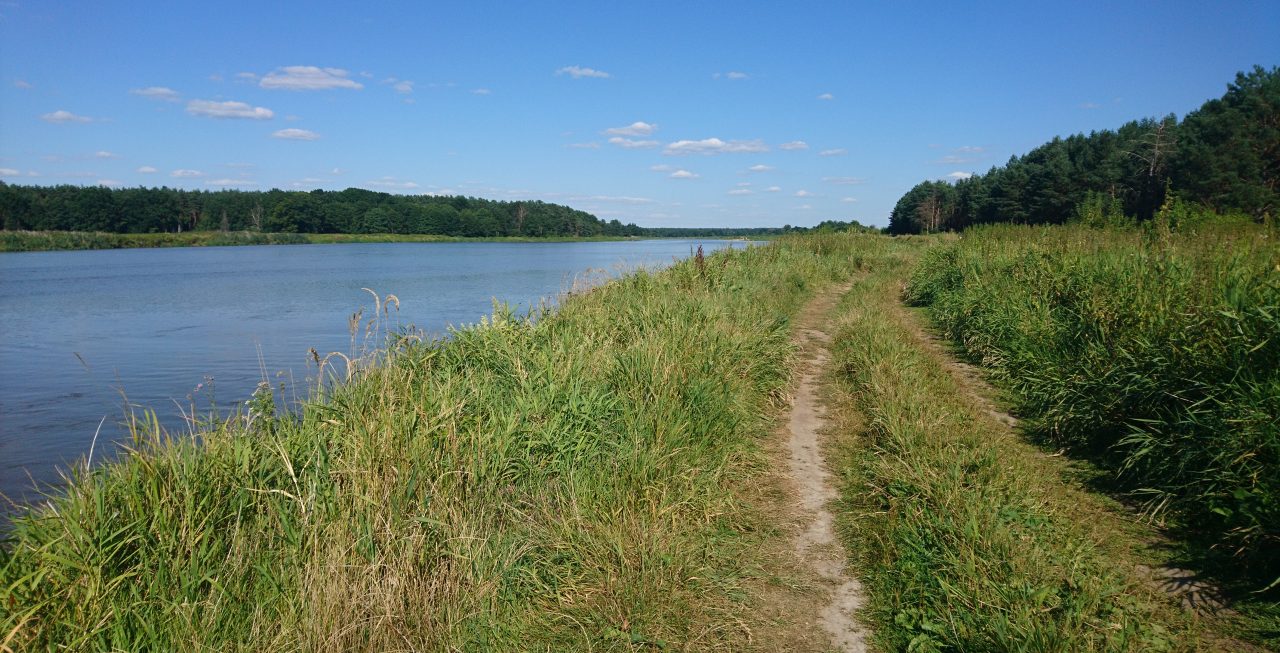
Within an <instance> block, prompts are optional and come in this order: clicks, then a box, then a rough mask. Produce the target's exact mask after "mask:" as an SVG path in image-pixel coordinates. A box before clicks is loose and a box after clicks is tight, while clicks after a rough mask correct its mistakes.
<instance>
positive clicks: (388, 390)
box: [0, 246, 856, 651]
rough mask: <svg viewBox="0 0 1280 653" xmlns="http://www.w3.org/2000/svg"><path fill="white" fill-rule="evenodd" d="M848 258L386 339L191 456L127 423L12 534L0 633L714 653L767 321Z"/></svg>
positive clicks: (681, 268) (719, 275) (749, 563)
mask: <svg viewBox="0 0 1280 653" xmlns="http://www.w3.org/2000/svg"><path fill="white" fill-rule="evenodd" d="M842 251H843V252H848V250H847V249H846V250H842ZM854 267H856V260H854V257H853V256H842V255H833V254H832V253H831V252H827V253H825V254H824V255H817V254H815V253H813V252H811V251H808V250H805V249H801V248H784V247H777V246H773V247H767V248H755V249H751V250H748V251H745V252H733V251H726V252H721V253H717V254H715V255H714V256H710V257H708V258H707V259H706V260H705V262H701V263H700V262H699V261H696V260H695V261H687V262H684V263H681V264H679V265H677V266H675V267H674V268H672V269H671V270H669V271H666V272H662V273H658V274H648V273H643V272H641V273H638V274H635V275H632V276H629V277H626V278H624V279H622V280H620V281H615V282H612V283H609V284H607V285H605V286H603V287H600V288H597V289H595V290H593V291H591V292H589V293H587V294H584V295H578V296H573V297H571V298H569V299H568V300H567V301H565V302H564V303H563V304H562V305H561V307H560V308H559V309H558V310H557V311H556V312H555V313H553V314H550V315H546V316H542V317H541V318H540V319H538V320H536V321H528V320H524V319H519V318H514V317H512V316H511V315H506V314H502V313H501V312H499V313H498V314H496V315H495V316H494V317H493V318H492V320H491V321H487V323H485V322H482V323H481V324H480V325H477V326H475V327H472V328H466V329H462V330H459V331H456V332H455V333H453V335H452V338H451V339H450V340H448V341H444V342H433V343H417V342H414V341H412V340H411V339H410V340H402V341H401V342H399V344H398V345H396V346H394V347H392V348H391V349H390V350H389V351H385V352H384V353H382V354H381V355H379V356H377V357H376V360H364V361H358V362H357V365H356V367H355V370H356V371H355V373H354V375H353V377H352V378H351V380H349V381H348V382H346V383H344V384H340V385H338V386H336V387H334V388H332V389H330V390H329V391H327V393H326V395H325V396H324V397H317V398H316V399H315V400H314V401H313V402H312V403H310V404H309V405H307V406H306V408H305V410H304V411H303V412H302V414H301V416H300V417H271V413H272V410H271V402H270V400H269V395H265V394H264V395H261V396H259V397H258V398H257V399H255V400H254V401H253V402H252V404H251V410H250V412H248V413H247V414H246V415H242V416H240V417H238V418H236V419H231V420H229V421H226V422H222V423H215V424H208V425H206V426H204V428H203V432H202V434H201V437H200V438H199V442H198V443H197V442H196V441H194V440H193V439H191V438H185V437H179V438H169V437H167V436H165V435H162V434H159V433H157V430H156V428H155V427H154V426H153V425H152V424H150V423H149V422H148V421H147V420H145V419H141V420H139V421H138V422H137V423H136V424H135V435H134V443H133V449H134V451H133V453H130V454H128V455H124V456H122V457H121V459H120V460H119V461H118V462H115V463H113V464H107V465H103V466H100V467H98V468H96V469H95V470H93V471H92V472H89V473H81V474H79V475H78V476H77V477H76V478H75V479H74V480H72V482H71V483H70V488H69V490H68V491H67V494H66V496H65V497H63V498H59V499H56V500H54V501H53V502H52V504H51V505H50V506H49V507H45V508H41V509H38V510H36V511H34V512H33V513H31V514H29V515H27V516H25V517H22V518H19V519H17V520H16V522H15V524H14V528H13V531H12V532H11V534H10V539H9V540H8V541H6V542H4V543H3V546H2V547H0V643H3V645H4V646H7V647H9V648H11V649H12V650H21V651H36V650H64V649H72V650H81V649H98V650H108V649H109V650H166V651H168V650H271V651H287V650H325V651H331V650H342V651H351V650H441V649H448V650H461V649H464V648H465V649H467V650H593V649H594V650H636V649H640V648H648V647H670V648H689V649H697V650H707V649H728V650H738V649H740V648H742V647H744V646H746V645H747V642H748V641H749V640H751V638H752V635H751V630H750V628H749V627H748V624H756V627H759V626H758V624H757V623H756V622H754V621H753V619H755V618H756V617H755V616H754V615H753V612H752V608H751V607H750V605H749V604H748V602H747V601H746V600H745V599H744V596H745V594H744V589H743V587H744V584H745V583H750V582H759V577H760V574H761V573H762V572H760V568H761V567H762V566H763V565H764V564H765V561H763V560H761V556H762V555H764V554H763V553H761V550H762V547H760V546H759V543H760V541H761V539H762V538H764V537H766V536H765V535H764V534H763V533H766V532H768V531H769V530H770V529H771V528H773V526H772V525H771V524H770V523H769V520H768V519H766V518H765V517H764V516H763V515H762V511H761V509H760V508H759V507H758V506H757V505H755V504H753V503H752V502H750V501H748V500H744V497H751V496H754V495H757V494H758V493H759V492H760V491H761V490H760V488H759V486H760V485H761V483H760V481H759V475H760V473H761V471H762V469H763V468H764V467H765V466H766V462H765V461H764V457H763V455H762V453H761V447H760V441H761V440H762V439H763V438H764V437H765V436H766V435H767V433H768V432H769V430H770V428H771V427H770V420H769V417H770V412H771V409H770V406H771V405H777V404H779V403H780V402H781V397H782V396H784V393H785V392H786V385H787V381H788V378H789V373H788V368H787V360H788V356H789V353H790V345H789V344H788V320H789V316H790V315H792V314H793V313H794V312H795V311H796V310H797V308H798V306H799V305H800V304H801V303H802V302H803V301H804V299H805V297H806V294H807V291H806V289H807V288H809V287H812V286H814V285H820V284H822V283H825V282H826V281H829V280H832V279H835V278H838V277H841V276H844V275H846V274H848V271H849V270H851V269H852V268H854ZM384 310H385V308H384ZM338 361H339V359H338V358H330V359H328V363H329V364H330V365H329V366H328V367H327V369H328V370H333V369H335V366H336V367H339V368H340V367H341V364H340V363H339V362H338ZM326 373H329V372H326ZM753 574H754V575H755V576H754V577H753ZM0 648H3V647H0Z"/></svg>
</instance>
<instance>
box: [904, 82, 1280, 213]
mask: <svg viewBox="0 0 1280 653" xmlns="http://www.w3.org/2000/svg"><path fill="white" fill-rule="evenodd" d="M1170 191H1172V193H1173V194H1175V195H1176V196H1177V197H1179V198H1180V199H1181V200H1182V201H1185V202H1189V203H1191V204H1194V205H1200V206H1204V207H1207V208H1209V209H1210V210H1212V211H1214V212H1216V213H1239V214H1241V215H1244V216H1247V217H1249V218H1251V219H1253V220H1255V221H1262V219H1263V217H1264V216H1266V215H1271V216H1273V217H1274V216H1276V215H1277V212H1280V68H1275V67H1273V68H1271V69H1264V68H1262V67H1255V68H1254V69H1253V70H1252V71H1249V72H1247V73H1245V72H1242V73H1240V74H1239V75H1237V76H1236V79H1235V82H1234V83H1232V84H1230V85H1229V86H1228V87H1227V92H1226V93H1225V94H1224V95H1223V96H1222V97H1221V98H1219V99H1215V100H1210V101H1208V102H1206V103H1204V105H1203V106H1201V107H1200V108H1199V109H1197V110H1195V111H1192V112H1191V113H1190V114H1188V115H1187V116H1186V117H1185V118H1183V119H1182V120H1181V121H1179V120H1177V119H1176V118H1175V117H1174V116H1172V115H1170V116H1166V117H1164V118H1159V119H1154V118H1147V119H1143V120H1136V121H1132V122H1129V123H1126V124H1125V125H1123V126H1121V127H1120V128H1119V129H1117V130H1114V131H1112V130H1101V131H1096V132H1091V133H1089V134H1088V135H1085V134H1076V135H1073V136H1070V137H1068V138H1065V139H1063V138H1054V139H1053V140H1052V141H1050V142H1048V143H1045V144H1044V145H1042V146H1040V147H1038V148H1036V149H1034V150H1032V151H1031V152H1028V153H1027V154H1025V155H1023V156H1020V157H1013V158H1011V159H1010V160H1009V161H1008V163H1006V164H1004V165H1003V166H998V167H993V168H991V170H990V171H988V172H987V173H985V174H975V175H973V176H970V177H968V178H966V179H962V180H960V181H957V182H956V183H954V184H952V183H949V182H946V181H925V182H921V183H920V184H918V185H916V186H915V187H914V188H912V189H911V190H910V191H908V192H907V193H906V194H905V195H903V196H902V198H901V199H900V200H898V203H897V205H896V206H895V207H894V209H893V213H892V214H891V215H890V218H889V232H890V233H895V234H906V233H929V232H936V231H947V230H960V229H964V228H966V227H968V226H970V225H977V224H989V223H998V222H1012V223H1016V224H1063V223H1066V222H1070V221H1072V220H1074V219H1076V218H1077V217H1078V208H1079V207H1080V206H1082V205H1088V204H1092V205H1095V206H1096V205H1103V206H1106V207H1113V210H1112V211H1111V212H1112V213H1114V214H1116V215H1124V216H1129V217H1130V218H1134V219H1137V220H1138V221H1145V220H1148V219H1150V218H1152V217H1153V216H1154V215H1155V214H1156V212H1157V211H1158V210H1159V208H1160V207H1161V206H1162V205H1163V204H1164V203H1165V201H1166V200H1167V199H1168V198H1167V196H1166V195H1167V194H1168V193H1169V192H1170Z"/></svg>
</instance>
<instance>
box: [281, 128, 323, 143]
mask: <svg viewBox="0 0 1280 653" xmlns="http://www.w3.org/2000/svg"><path fill="white" fill-rule="evenodd" d="M271 137H272V138H283V139H285V140H290V141H314V140H316V139H317V138H320V134H317V133H315V132H313V131H309V130H306V129H296V128H294V127H290V128H288V129H281V130H279V131H275V132H272V133H271Z"/></svg>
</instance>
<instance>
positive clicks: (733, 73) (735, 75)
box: [711, 70, 751, 81]
mask: <svg viewBox="0 0 1280 653" xmlns="http://www.w3.org/2000/svg"><path fill="white" fill-rule="evenodd" d="M711 76H712V77H713V78H715V79H720V78H721V77H723V78H725V79H731V80H734V81H740V80H744V79H751V75H748V74H746V73H744V72H741V71H738V70H730V71H729V72H727V73H715V74H713V75H711Z"/></svg>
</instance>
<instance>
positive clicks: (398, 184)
mask: <svg viewBox="0 0 1280 653" xmlns="http://www.w3.org/2000/svg"><path fill="white" fill-rule="evenodd" d="M365 185H367V186H373V187H374V188H390V189H392V190H413V189H414V188H420V186H418V184H417V183H416V182H412V181H400V180H399V179H396V178H395V177H383V178H382V179H378V180H376V181H366V182H365Z"/></svg>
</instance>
